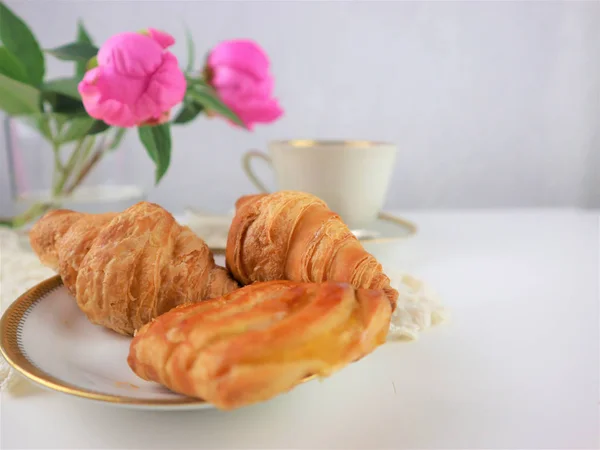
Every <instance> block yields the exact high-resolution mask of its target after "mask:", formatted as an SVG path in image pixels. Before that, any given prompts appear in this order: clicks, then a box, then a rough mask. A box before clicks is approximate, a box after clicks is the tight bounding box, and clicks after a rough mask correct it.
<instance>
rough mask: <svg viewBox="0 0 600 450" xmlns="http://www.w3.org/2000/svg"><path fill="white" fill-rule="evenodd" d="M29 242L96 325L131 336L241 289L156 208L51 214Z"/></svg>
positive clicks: (203, 248)
mask: <svg viewBox="0 0 600 450" xmlns="http://www.w3.org/2000/svg"><path fill="white" fill-rule="evenodd" d="M29 237H30V242H31V246H32V248H33V249H34V251H35V253H36V254H37V255H38V257H39V259H40V261H41V262H42V263H43V264H44V265H46V266H48V267H50V268H52V269H54V270H55V271H57V272H58V273H59V274H60V276H61V278H62V279H63V283H64V284H65V286H66V287H67V288H68V289H69V291H70V292H71V293H72V294H73V296H74V297H75V298H76V299H77V304H78V306H79V308H80V309H81V310H82V311H83V312H84V313H85V314H86V316H87V317H88V319H89V320H90V321H91V322H92V323H95V324H98V325H102V326H105V327H107V328H110V329H112V330H114V331H116V332H118V333H121V334H125V335H132V334H133V333H134V331H135V330H136V329H137V328H139V327H141V326H142V325H144V324H145V323H147V322H149V321H150V320H151V319H152V318H154V317H156V316H158V315H160V314H162V313H164V312H166V311H168V310H170V309H171V308H173V307H175V306H177V305H180V304H183V303H189V302H197V301H200V300H205V299H209V298H213V297H218V296H221V295H223V294H226V293H227V292H230V291H232V290H233V289H235V288H237V287H238V284H237V283H236V282H235V280H233V279H232V278H231V277H230V275H229V273H228V272H227V270H226V269H224V268H223V267H218V266H216V265H215V262H214V258H213V255H212V253H211V252H210V250H209V248H208V246H207V245H206V244H205V243H204V241H203V240H202V239H200V238H199V237H198V236H196V235H195V234H194V233H193V232H192V231H191V230H190V229H189V228H187V227H183V226H181V225H179V224H178V223H177V222H176V221H175V219H174V218H173V216H172V215H171V214H170V213H169V212H167V211H166V210H165V209H163V208H161V207H160V206H158V205H155V204H153V203H148V202H140V203H138V204H136V205H134V206H132V207H130V208H128V209H126V210H125V211H123V212H121V213H107V214H84V213H79V212H74V211H69V210H55V211H51V212H49V213H47V214H46V215H45V216H43V217H42V218H41V219H40V220H39V221H38V222H37V223H36V224H35V225H34V226H33V228H32V229H31V231H30V235H29Z"/></svg>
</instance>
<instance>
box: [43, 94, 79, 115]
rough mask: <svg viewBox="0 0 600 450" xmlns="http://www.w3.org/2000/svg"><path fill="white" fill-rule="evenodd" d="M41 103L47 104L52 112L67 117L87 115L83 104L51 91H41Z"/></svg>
mask: <svg viewBox="0 0 600 450" xmlns="http://www.w3.org/2000/svg"><path fill="white" fill-rule="evenodd" d="M42 101H43V103H44V104H49V105H50V108H51V110H52V112H54V113H57V114H66V115H69V116H75V115H86V116H87V115H88V114H87V112H86V110H85V108H84V107H83V102H82V101H81V100H77V99H75V98H73V97H70V96H68V95H64V94H60V93H58V92H52V91H42Z"/></svg>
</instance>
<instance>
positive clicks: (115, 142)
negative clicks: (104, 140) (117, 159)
mask: <svg viewBox="0 0 600 450" xmlns="http://www.w3.org/2000/svg"><path fill="white" fill-rule="evenodd" d="M126 133H127V128H117V132H116V133H115V135H114V136H113V139H112V142H111V143H110V147H109V149H110V150H115V149H116V148H118V147H119V145H120V144H121V141H122V140H123V137H124V136H125V134H126Z"/></svg>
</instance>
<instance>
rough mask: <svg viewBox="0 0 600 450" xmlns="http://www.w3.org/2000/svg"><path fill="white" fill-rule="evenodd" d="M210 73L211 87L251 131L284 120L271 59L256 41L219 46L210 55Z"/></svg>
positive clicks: (239, 41)
mask: <svg viewBox="0 0 600 450" xmlns="http://www.w3.org/2000/svg"><path fill="white" fill-rule="evenodd" d="M207 69H208V70H207V72H208V77H209V80H208V81H209V83H210V84H211V85H212V86H213V87H214V88H215V90H216V91H217V93H218V95H219V97H220V98H221V100H222V101H223V103H225V104H226V105H227V106H228V107H229V108H231V110H232V111H234V112H235V113H236V114H237V115H238V116H239V117H240V119H241V120H242V122H244V124H245V125H246V127H247V128H248V129H250V130H251V129H253V127H254V124H255V123H270V122H274V121H275V120H277V119H278V118H279V117H281V116H282V114H283V110H282V109H281V107H280V106H279V103H278V102H277V100H276V99H275V98H273V96H272V94H273V84H274V82H273V77H272V76H271V74H270V72H269V59H268V57H267V55H266V54H265V52H264V51H263V50H262V49H261V48H260V47H259V46H258V45H257V44H256V43H254V42H253V41H249V40H232V41H225V42H222V43H220V44H219V45H217V46H216V47H215V48H214V49H213V50H212V51H211V53H210V54H209V56H208V61H207Z"/></svg>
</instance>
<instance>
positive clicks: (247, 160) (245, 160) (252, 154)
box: [242, 150, 272, 194]
mask: <svg viewBox="0 0 600 450" xmlns="http://www.w3.org/2000/svg"><path fill="white" fill-rule="evenodd" d="M252 158H259V159H262V160H264V161H266V162H267V164H269V166H271V167H272V161H271V158H269V157H268V156H267V155H265V154H264V153H263V152H259V151H258V150H249V151H247V152H246V153H244V156H242V168H243V169H244V172H245V173H246V176H247V177H248V178H250V181H252V184H254V186H256V187H257V188H258V190H259V191H261V192H264V193H267V194H268V193H269V190H268V189H267V188H266V186H265V185H264V184H263V182H262V181H260V179H259V178H258V177H257V176H256V174H255V173H254V171H253V170H252Z"/></svg>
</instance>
